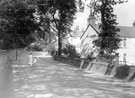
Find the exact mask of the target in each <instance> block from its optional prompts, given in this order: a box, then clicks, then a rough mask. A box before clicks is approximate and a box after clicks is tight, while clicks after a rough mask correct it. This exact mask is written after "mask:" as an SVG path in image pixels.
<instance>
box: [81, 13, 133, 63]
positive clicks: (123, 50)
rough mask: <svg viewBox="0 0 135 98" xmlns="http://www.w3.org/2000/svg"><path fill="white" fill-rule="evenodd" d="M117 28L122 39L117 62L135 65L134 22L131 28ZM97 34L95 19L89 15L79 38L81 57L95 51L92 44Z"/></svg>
mask: <svg viewBox="0 0 135 98" xmlns="http://www.w3.org/2000/svg"><path fill="white" fill-rule="evenodd" d="M118 28H120V32H118V35H119V37H120V38H121V39H122V41H121V47H120V49H118V50H117V54H118V55H119V58H118V61H119V62H121V63H123V62H124V63H127V64H128V65H135V21H134V23H133V26H132V27H129V26H118ZM99 32H100V30H99V28H98V26H97V25H96V24H95V18H94V17H93V16H92V15H90V16H89V18H88V27H87V28H86V30H85V31H84V33H83V34H82V36H81V37H80V40H81V53H82V55H85V56H87V55H88V54H89V53H91V52H92V51H94V50H95V47H94V46H93V43H92V42H93V40H95V39H96V38H97V37H98V33H99Z"/></svg>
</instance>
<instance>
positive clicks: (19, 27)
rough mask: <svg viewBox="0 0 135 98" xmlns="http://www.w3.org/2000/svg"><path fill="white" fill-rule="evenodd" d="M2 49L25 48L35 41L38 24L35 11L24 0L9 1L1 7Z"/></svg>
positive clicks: (0, 30)
mask: <svg viewBox="0 0 135 98" xmlns="http://www.w3.org/2000/svg"><path fill="white" fill-rule="evenodd" d="M0 8H1V9H0V20H1V21H0V36H1V48H4V49H8V48H15V47H16V48H17V47H18V48H19V47H25V46H27V45H29V44H30V43H31V42H33V41H34V37H33V33H34V31H35V30H37V29H38V24H37V22H36V20H35V16H34V15H33V14H34V13H35V12H36V11H35V9H34V8H33V7H32V6H30V5H28V4H27V3H26V2H24V1H23V0H21V1H20V0H7V1H3V2H1V5H0Z"/></svg>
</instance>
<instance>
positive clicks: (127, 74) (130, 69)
mask: <svg viewBox="0 0 135 98" xmlns="http://www.w3.org/2000/svg"><path fill="white" fill-rule="evenodd" d="M57 60H58V61H61V62H63V63H67V64H71V65H74V66H76V67H80V63H81V59H74V60H70V59H68V58H64V57H59V58H57ZM83 69H85V70H86V71H92V72H95V73H100V74H102V75H108V76H111V77H115V78H118V79H123V80H127V81H134V80H135V79H134V78H135V66H127V65H118V64H109V63H105V62H96V61H93V62H90V61H88V60H85V62H84V64H83Z"/></svg>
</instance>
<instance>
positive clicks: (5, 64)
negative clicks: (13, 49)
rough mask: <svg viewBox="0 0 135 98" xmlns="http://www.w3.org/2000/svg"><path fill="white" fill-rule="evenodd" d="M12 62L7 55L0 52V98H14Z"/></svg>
mask: <svg viewBox="0 0 135 98" xmlns="http://www.w3.org/2000/svg"><path fill="white" fill-rule="evenodd" d="M13 84H14V83H13V69H12V61H11V59H10V58H9V54H8V53H7V52H6V51H5V52H2V51H0V98H15V97H14V96H15V95H14V86H13Z"/></svg>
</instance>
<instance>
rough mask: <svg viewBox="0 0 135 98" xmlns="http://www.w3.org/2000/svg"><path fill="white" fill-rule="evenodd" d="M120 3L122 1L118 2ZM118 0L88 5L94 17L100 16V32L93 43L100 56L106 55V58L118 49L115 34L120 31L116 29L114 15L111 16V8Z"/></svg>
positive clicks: (105, 0) (100, 1) (95, 1)
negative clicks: (98, 49) (98, 48)
mask: <svg viewBox="0 0 135 98" xmlns="http://www.w3.org/2000/svg"><path fill="white" fill-rule="evenodd" d="M120 1H122V0H120ZM120 1H119V0H92V2H91V3H90V7H91V11H93V14H94V15H100V17H101V24H100V26H99V28H100V29H101V32H100V34H99V37H98V39H97V40H95V41H94V42H93V43H94V44H95V45H96V46H97V47H100V52H99V54H100V55H107V57H108V56H109V55H110V56H111V54H112V53H114V52H115V50H117V49H118V48H119V42H120V41H121V40H120V39H119V36H118V35H117V32H119V31H120V29H119V28H117V27H116V25H117V22H116V18H117V17H116V15H114V14H113V6H114V5H116V4H118V3H123V2H120Z"/></svg>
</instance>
